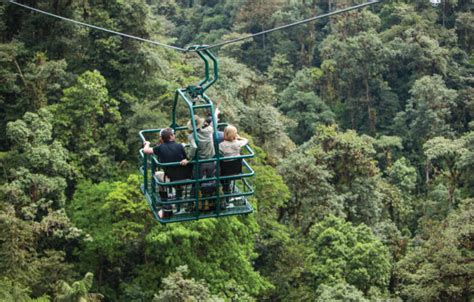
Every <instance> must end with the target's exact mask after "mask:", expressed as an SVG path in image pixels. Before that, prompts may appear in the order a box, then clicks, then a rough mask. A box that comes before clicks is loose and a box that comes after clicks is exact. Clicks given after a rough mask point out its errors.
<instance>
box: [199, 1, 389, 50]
mask: <svg viewBox="0 0 474 302" xmlns="http://www.w3.org/2000/svg"><path fill="white" fill-rule="evenodd" d="M382 1H384V0H375V1H369V2H366V3H363V4H359V5H355V6H351V7H347V8H343V9H340V10H336V11H333V12H330V13H327V14H324V15H318V16H314V17H311V18H308V19H304V20H301V21H296V22H293V23H290V24H286V25H281V26H277V27H274V28H271V29H267V30H264V31H261V32H258V33H255V34H251V35H247V36H244V37H240V38H236V39H232V40H227V41H224V42H220V43H216V44H212V45H209V46H206V47H203V48H202V49H210V48H215V47H219V46H224V45H226V44H231V43H236V42H239V41H242V40H246V39H250V38H253V37H257V36H261V35H264V34H268V33H271V32H274V31H277V30H282V29H287V28H290V27H293V26H298V25H301V24H304V23H308V22H311V21H314V20H318V19H322V18H326V17H330V16H334V15H338V14H342V13H345V12H348V11H351V10H356V9H360V8H363V7H366V6H370V5H373V4H376V3H379V2H382Z"/></svg>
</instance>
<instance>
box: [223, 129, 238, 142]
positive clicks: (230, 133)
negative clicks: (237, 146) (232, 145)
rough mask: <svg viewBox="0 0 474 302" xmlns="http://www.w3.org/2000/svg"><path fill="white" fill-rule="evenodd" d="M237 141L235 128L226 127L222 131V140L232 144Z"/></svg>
mask: <svg viewBox="0 0 474 302" xmlns="http://www.w3.org/2000/svg"><path fill="white" fill-rule="evenodd" d="M236 139H237V128H235V127H234V126H232V125H228V126H227V127H225V129H224V140H226V141H229V142H232V141H235V140H236Z"/></svg>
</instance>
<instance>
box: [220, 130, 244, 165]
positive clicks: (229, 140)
mask: <svg viewBox="0 0 474 302" xmlns="http://www.w3.org/2000/svg"><path fill="white" fill-rule="evenodd" d="M248 142H249V141H248V139H246V138H243V137H240V136H239V134H237V128H235V127H234V126H232V125H228V126H227V127H225V129H224V141H223V142H222V143H220V144H219V151H220V153H221V154H222V155H223V156H224V157H229V156H239V155H240V149H241V148H242V147H243V146H245V145H247V144H248Z"/></svg>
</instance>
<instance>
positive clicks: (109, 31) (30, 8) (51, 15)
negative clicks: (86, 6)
mask: <svg viewBox="0 0 474 302" xmlns="http://www.w3.org/2000/svg"><path fill="white" fill-rule="evenodd" d="M9 2H10V3H12V4H15V5H18V6H21V7H23V8H26V9H29V10H32V11H35V12H37V13H41V14H45V15H48V16H50V17H54V18H58V19H61V20H64V21H69V22H72V23H75V24H79V25H82V26H86V27H90V28H93V29H97V30H102V31H105V32H108V33H111V34H115V35H119V36H122V37H126V38H130V39H135V40H138V41H142V42H146V43H150V44H154V45H158V46H162V47H166V48H169V49H173V50H179V51H187V49H185V48H181V47H177V46H172V45H168V44H164V43H160V42H157V41H153V40H149V39H144V38H140V37H137V36H133V35H129V34H125V33H121V32H118V31H115V30H110V29H107V28H103V27H100V26H96V25H92V24H88V23H84V22H81V21H77V20H73V19H69V18H66V17H62V16H58V15H55V14H52V13H48V12H46V11H43V10H40V9H37V8H34V7H31V6H28V5H25V4H21V3H18V2H15V1H13V0H10V1H9Z"/></svg>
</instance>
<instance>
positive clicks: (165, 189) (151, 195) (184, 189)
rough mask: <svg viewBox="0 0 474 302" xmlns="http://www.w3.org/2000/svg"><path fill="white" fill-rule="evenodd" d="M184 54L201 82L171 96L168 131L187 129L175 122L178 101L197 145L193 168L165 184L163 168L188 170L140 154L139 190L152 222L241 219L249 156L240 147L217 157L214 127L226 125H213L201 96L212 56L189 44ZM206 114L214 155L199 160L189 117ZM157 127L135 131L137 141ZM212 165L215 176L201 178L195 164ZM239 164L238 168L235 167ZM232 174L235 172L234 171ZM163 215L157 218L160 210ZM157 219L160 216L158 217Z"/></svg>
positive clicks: (210, 107) (246, 206)
mask: <svg viewBox="0 0 474 302" xmlns="http://www.w3.org/2000/svg"><path fill="white" fill-rule="evenodd" d="M188 51H194V52H195V53H197V54H198V56H199V57H200V58H201V59H202V60H203V61H204V67H205V78H204V79H203V80H202V81H201V82H199V84H198V85H195V86H188V87H186V88H181V89H177V90H176V93H175V98H174V103H173V109H172V123H171V125H170V126H169V128H172V129H173V130H174V132H175V133H177V134H178V133H179V132H180V131H187V130H188V127H186V126H185V125H182V126H180V125H178V124H177V116H176V115H177V105H178V102H184V104H185V105H186V107H187V108H188V110H189V120H190V121H191V123H192V129H193V130H192V133H191V135H192V136H193V138H194V141H195V142H196V144H197V152H195V154H196V155H195V156H194V158H192V160H191V161H189V163H190V164H192V165H193V169H192V171H193V172H192V174H191V175H190V177H188V178H185V179H182V180H179V181H169V180H168V179H167V177H165V174H166V173H165V172H164V170H168V171H169V169H173V170H174V171H175V172H177V173H182V174H183V175H186V174H187V173H189V168H188V167H186V166H181V165H180V162H173V163H162V162H160V161H159V160H158V158H157V157H156V156H155V155H149V154H146V153H144V152H143V149H141V150H140V154H139V155H140V159H141V160H140V172H141V174H142V175H143V184H142V185H141V190H142V192H143V194H144V195H145V198H146V200H147V201H148V203H149V205H150V208H151V210H152V212H153V214H154V216H155V219H156V220H157V221H159V222H160V223H170V222H180V221H189V220H198V219H204V218H211V217H226V216H231V215H243V214H249V213H251V212H253V208H252V205H251V204H250V202H249V201H248V197H249V196H251V195H252V194H253V192H254V191H253V189H252V186H251V185H250V183H249V178H250V177H252V176H254V174H255V173H254V171H253V170H252V168H251V167H250V165H249V164H248V162H247V161H246V159H248V158H252V157H253V156H254V152H253V150H252V149H251V148H250V146H248V145H247V146H245V147H244V148H243V150H242V151H243V152H242V155H239V156H233V157H223V156H222V155H220V154H219V143H218V129H222V127H225V126H226V124H223V123H220V124H219V123H217V120H216V116H215V114H214V113H215V108H214V104H213V102H212V100H211V99H210V98H209V97H208V96H207V95H206V94H205V91H206V90H207V89H208V88H209V87H211V85H213V84H214V83H215V82H216V81H217V79H218V67H219V66H218V62H217V59H216V57H215V56H214V55H213V54H212V53H211V52H210V51H209V50H208V49H205V46H199V45H198V46H192V47H190V48H188ZM210 61H211V62H212V69H213V74H212V76H211V75H210V72H209V69H210V68H209V65H210V64H209V62H210ZM203 110H204V111H207V112H210V117H209V118H210V119H212V123H210V125H209V126H208V127H211V125H212V127H214V134H213V141H214V149H215V156H214V157H212V158H207V159H200V158H199V156H198V154H199V139H198V135H197V125H196V121H195V119H194V116H195V114H196V113H197V112H198V111H203ZM161 130H162V129H147V130H142V131H140V132H139V135H140V139H141V140H142V143H143V142H145V141H146V136H151V135H157V134H159V133H160V132H161ZM209 162H215V166H216V173H215V176H213V177H202V173H201V165H202V164H203V163H209ZM229 165H233V166H236V165H237V166H238V167H237V170H240V171H241V172H240V173H238V174H233V175H228V173H227V174H226V173H223V172H222V171H224V170H225V169H223V168H224V167H225V166H229ZM240 165H241V167H240ZM234 170H235V169H234ZM224 182H227V183H230V190H226V192H224V190H222V188H223V186H222V183H224ZM163 209H164V212H163V213H165V215H159V212H160V210H163ZM160 216H161V217H160Z"/></svg>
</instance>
